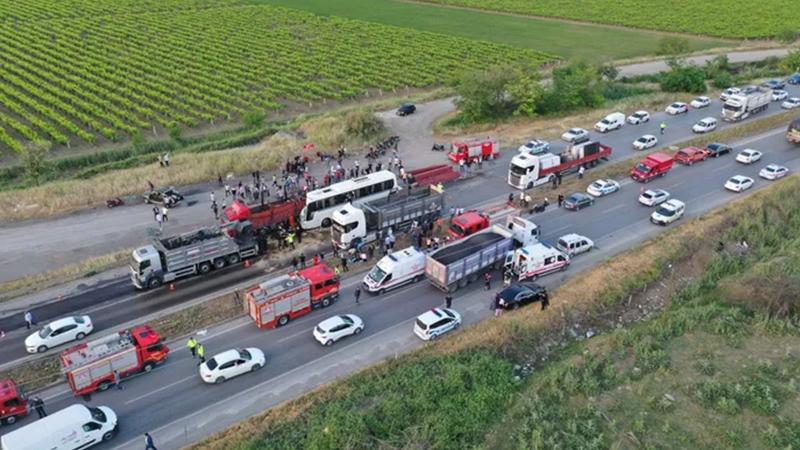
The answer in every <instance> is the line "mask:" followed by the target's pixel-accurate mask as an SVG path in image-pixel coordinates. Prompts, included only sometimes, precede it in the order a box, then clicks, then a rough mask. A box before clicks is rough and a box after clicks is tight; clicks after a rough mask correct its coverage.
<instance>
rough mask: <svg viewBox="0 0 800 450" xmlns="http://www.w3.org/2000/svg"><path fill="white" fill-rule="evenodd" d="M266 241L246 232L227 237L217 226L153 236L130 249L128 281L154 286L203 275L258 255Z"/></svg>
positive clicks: (144, 285)
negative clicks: (147, 242) (146, 241)
mask: <svg viewBox="0 0 800 450" xmlns="http://www.w3.org/2000/svg"><path fill="white" fill-rule="evenodd" d="M265 248H266V242H265V241H264V240H262V239H260V238H255V237H252V236H249V235H238V236H230V235H229V234H227V233H226V232H224V231H223V230H222V229H221V228H220V227H216V226H214V227H207V228H200V229H197V230H194V231H191V232H189V233H184V234H180V235H177V236H170V237H166V238H159V237H154V238H153V239H152V240H151V242H150V244H149V245H145V246H143V247H139V248H137V249H136V250H134V251H133V255H132V260H131V264H130V269H131V281H132V282H133V285H134V286H135V287H136V288H137V289H155V288H157V287H159V286H161V285H162V284H164V283H169V282H171V281H174V280H176V279H178V278H183V277H189V276H192V275H198V274H199V275H207V274H208V273H210V272H211V271H212V269H222V268H223V267H225V266H227V265H231V264H237V263H239V262H241V261H242V260H244V259H246V258H251V257H253V256H256V255H259V254H260V253H261V251H262V249H265Z"/></svg>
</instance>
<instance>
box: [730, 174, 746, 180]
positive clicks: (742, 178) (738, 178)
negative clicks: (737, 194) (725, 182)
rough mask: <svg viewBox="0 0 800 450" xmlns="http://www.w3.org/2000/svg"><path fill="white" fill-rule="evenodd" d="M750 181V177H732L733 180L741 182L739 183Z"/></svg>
mask: <svg viewBox="0 0 800 450" xmlns="http://www.w3.org/2000/svg"><path fill="white" fill-rule="evenodd" d="M750 179H751V178H750V177H747V176H744V175H734V176H732V177H731V180H739V181H747V180H750Z"/></svg>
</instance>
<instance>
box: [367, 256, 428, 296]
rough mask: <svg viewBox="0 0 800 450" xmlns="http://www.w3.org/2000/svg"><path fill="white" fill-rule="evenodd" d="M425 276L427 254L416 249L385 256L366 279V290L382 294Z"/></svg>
mask: <svg viewBox="0 0 800 450" xmlns="http://www.w3.org/2000/svg"><path fill="white" fill-rule="evenodd" d="M424 276H425V253H423V252H421V251H419V250H417V249H415V248H414V247H408V248H404V249H403V250H400V251H397V252H394V253H391V254H389V255H386V256H384V257H383V258H381V260H380V261H378V263H377V264H375V267H373V268H372V270H370V271H369V273H368V274H367V275H366V276H365V277H364V288H365V289H366V290H367V291H369V292H374V293H378V294H382V293H384V292H386V291H388V290H390V289H394V288H396V287H400V286H402V285H404V284H406V283H416V282H417V281H419V280H421V279H422V277H424Z"/></svg>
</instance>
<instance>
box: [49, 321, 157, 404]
mask: <svg viewBox="0 0 800 450" xmlns="http://www.w3.org/2000/svg"><path fill="white" fill-rule="evenodd" d="M168 354H169V347H167V346H166V344H164V343H163V342H162V341H161V336H160V335H159V334H158V333H157V332H156V331H155V330H154V329H153V328H151V327H150V326H149V325H141V326H137V327H133V328H131V329H129V330H124V331H120V332H118V333H114V334H110V335H108V336H104V337H102V338H100V339H95V340H93V341H90V342H86V343H83V344H80V345H76V346H74V347H72V348H69V349H67V350H64V351H63V352H61V356H60V358H59V359H60V361H61V370H62V371H63V372H64V375H66V377H67V381H68V382H69V387H70V389H72V392H74V393H75V395H84V394H90V393H92V392H95V391H105V390H106V389H108V388H109V387H111V386H112V385H113V384H114V372H115V371H116V372H117V373H118V374H119V376H120V378H125V377H127V376H130V375H133V374H135V373H139V372H150V371H151V370H153V368H155V367H156V365H158V364H161V363H162V362H164V360H166V359H167V355H168Z"/></svg>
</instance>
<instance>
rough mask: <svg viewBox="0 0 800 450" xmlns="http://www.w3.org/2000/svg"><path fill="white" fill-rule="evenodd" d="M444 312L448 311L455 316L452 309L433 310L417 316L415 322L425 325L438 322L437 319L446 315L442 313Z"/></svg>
mask: <svg viewBox="0 0 800 450" xmlns="http://www.w3.org/2000/svg"><path fill="white" fill-rule="evenodd" d="M445 310H447V311H450V313H452V314H453V315H454V316H455V311H453V310H452V309H447V308H433V309H430V310H428V311H425V312H424V313H422V314H420V315H419V316H417V320H419V321H420V322H422V323H424V324H426V325H430V324H432V323H434V322H438V321H439V319H442V318H444V317H446V316H447V314H445V312H444V311H445Z"/></svg>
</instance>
